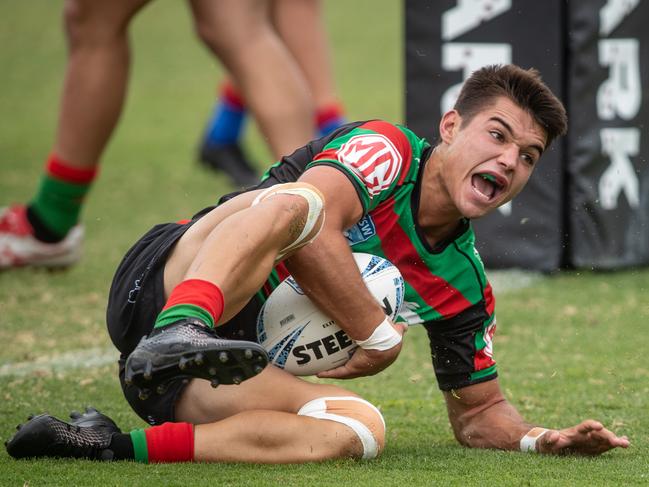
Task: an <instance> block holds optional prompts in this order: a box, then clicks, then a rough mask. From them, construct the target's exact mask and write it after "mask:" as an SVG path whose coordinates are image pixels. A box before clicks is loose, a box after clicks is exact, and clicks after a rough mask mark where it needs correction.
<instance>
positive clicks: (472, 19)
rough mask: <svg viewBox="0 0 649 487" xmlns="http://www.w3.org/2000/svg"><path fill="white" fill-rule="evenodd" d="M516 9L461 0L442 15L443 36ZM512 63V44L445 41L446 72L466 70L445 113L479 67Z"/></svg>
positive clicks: (506, 210) (507, 208)
mask: <svg viewBox="0 0 649 487" xmlns="http://www.w3.org/2000/svg"><path fill="white" fill-rule="evenodd" d="M511 8H512V1H511V0H458V2H457V4H456V5H455V7H452V8H450V9H448V10H447V11H446V12H444V13H443V14H442V39H443V40H444V41H449V40H451V39H455V38H456V37H458V36H460V35H462V34H466V33H467V32H469V31H471V30H473V29H475V28H476V27H478V26H479V25H480V24H481V23H484V22H487V21H489V20H491V19H493V18H494V17H497V16H498V15H501V14H503V13H505V12H507V11H508V10H510V9H511ZM511 62H512V46H511V44H508V43H506V42H504V43H487V42H480V43H477V42H444V43H443V44H442V68H443V69H444V70H446V71H460V70H462V83H457V84H455V85H453V86H451V87H450V88H448V89H447V90H446V91H445V92H444V94H443V95H442V98H441V100H440V108H441V113H442V114H443V113H445V112H446V111H448V110H450V109H451V108H453V105H455V101H456V100H457V97H458V95H459V94H460V90H461V89H462V84H463V83H464V80H465V79H467V78H468V77H469V75H470V74H471V73H472V72H473V71H475V70H476V69H480V68H481V67H483V66H486V65H488V64H509V63H511ZM498 211H500V212H501V213H502V214H503V215H505V216H509V215H511V212H512V204H511V202H509V203H507V204H505V205H503V206H501V207H500V208H498Z"/></svg>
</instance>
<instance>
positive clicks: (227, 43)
mask: <svg viewBox="0 0 649 487" xmlns="http://www.w3.org/2000/svg"><path fill="white" fill-rule="evenodd" d="M191 6H192V9H193V13H194V19H195V22H196V30H197V32H198V34H199V36H200V37H201V38H202V39H203V41H204V42H205V43H206V45H207V46H209V47H210V48H211V49H212V51H213V52H214V53H215V54H216V55H217V56H218V57H219V59H220V60H221V61H222V62H223V64H224V65H225V67H226V68H227V69H228V71H229V72H230V73H231V74H232V76H233V78H234V80H235V82H236V85H237V86H238V88H239V89H240V90H241V93H242V95H243V97H244V99H245V100H246V103H247V105H248V107H249V108H250V109H251V111H252V113H253V114H254V115H255V119H256V120H257V122H258V123H259V126H260V129H261V131H262V133H263V134H264V136H265V137H266V138H267V139H268V143H269V145H270V148H271V151H272V152H273V155H274V156H275V157H276V158H279V157H281V156H282V155H285V154H290V153H291V152H293V150H295V149H296V148H297V147H300V146H301V145H303V144H305V143H306V142H308V141H309V140H310V139H311V137H312V134H313V118H312V113H313V107H312V104H311V101H310V98H309V91H308V88H307V84H306V81H305V80H304V77H303V76H302V73H301V72H300V70H299V68H298V67H297V65H296V63H295V61H294V60H293V58H292V57H291V55H290V53H289V52H288V50H287V49H286V48H285V46H284V45H283V44H282V42H281V40H280V39H279V37H278V36H277V33H276V32H275V30H274V29H273V26H272V24H271V22H270V19H269V13H268V8H269V3H268V1H265V0H219V1H218V2H214V1H212V0H191Z"/></svg>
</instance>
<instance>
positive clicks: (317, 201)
mask: <svg viewBox="0 0 649 487" xmlns="http://www.w3.org/2000/svg"><path fill="white" fill-rule="evenodd" d="M276 194H292V195H297V196H302V197H303V198H304V199H305V200H306V202H307V203H308V205H309V211H308V213H307V217H306V223H305V224H304V228H303V229H302V233H300V235H299V236H298V237H297V238H296V239H295V240H294V241H293V242H291V243H290V244H289V245H287V246H286V247H284V248H283V249H282V250H281V251H280V252H279V254H278V255H277V259H276V260H280V259H282V258H283V257H284V256H285V255H286V254H288V253H289V252H290V251H291V250H296V249H298V248H300V247H303V246H304V245H306V244H308V243H310V242H312V241H313V240H314V239H315V238H316V237H317V236H318V234H319V233H320V229H321V228H322V224H323V223H324V219H323V221H322V222H321V224H320V228H318V230H317V232H315V234H313V235H312V236H311V237H309V238H307V237H308V236H309V234H310V233H311V232H312V231H313V229H314V227H315V226H316V224H317V223H318V218H320V214H321V213H323V212H324V197H323V196H322V194H321V193H320V192H319V191H318V190H317V189H316V188H314V187H313V186H311V185H307V184H304V183H285V184H276V185H275V186H271V187H270V188H268V189H266V190H265V191H262V192H261V193H259V194H258V195H257V197H256V198H255V199H254V201H253V202H252V204H251V205H250V206H255V205H257V204H259V203H260V202H262V201H263V200H265V199H267V198H270V197H271V196H273V195H276Z"/></svg>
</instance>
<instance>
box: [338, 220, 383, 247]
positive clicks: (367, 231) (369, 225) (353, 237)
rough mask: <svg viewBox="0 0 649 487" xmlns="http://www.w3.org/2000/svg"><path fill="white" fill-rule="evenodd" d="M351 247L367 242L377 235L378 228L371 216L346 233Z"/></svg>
mask: <svg viewBox="0 0 649 487" xmlns="http://www.w3.org/2000/svg"><path fill="white" fill-rule="evenodd" d="M344 235H345V238H346V239H347V241H348V242H349V245H354V244H357V243H361V242H365V241H366V240H369V239H370V238H372V237H373V236H374V235H376V227H375V226H374V222H373V221H372V218H371V217H370V216H369V215H366V216H364V217H363V218H361V219H360V220H359V221H358V223H357V224H356V225H354V226H353V227H351V228H350V229H348V230H346V231H345V232H344Z"/></svg>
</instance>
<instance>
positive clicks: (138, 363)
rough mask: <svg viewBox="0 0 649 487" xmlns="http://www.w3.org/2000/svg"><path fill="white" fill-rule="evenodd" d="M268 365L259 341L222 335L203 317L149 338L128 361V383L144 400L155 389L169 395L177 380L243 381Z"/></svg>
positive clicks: (154, 333)
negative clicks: (136, 388)
mask: <svg viewBox="0 0 649 487" xmlns="http://www.w3.org/2000/svg"><path fill="white" fill-rule="evenodd" d="M267 364H268V355H267V354H266V351H265V350H264V349H263V348H262V346H261V345H259V344H258V343H254V342H248V341H243V340H226V339H223V338H220V337H219V336H218V335H217V334H216V332H215V331H214V330H213V329H212V328H210V327H209V326H207V325H206V324H205V323H203V322H202V321H200V320H197V319H193V318H188V319H184V320H180V321H177V322H175V323H172V324H170V325H167V326H164V327H161V328H154V330H153V331H152V332H151V333H150V334H149V336H147V337H143V338H142V340H140V343H139V344H138V346H137V347H135V350H133V352H131V354H130V355H129V356H128V358H127V359H126V370H125V372H124V382H125V383H126V384H127V385H133V386H136V387H138V388H139V390H140V399H142V400H144V399H146V398H147V397H149V395H150V394H151V392H152V391H156V392H157V393H158V394H164V392H165V391H166V389H167V386H168V384H169V382H170V381H171V380H173V379H176V378H192V377H195V378H199V379H206V380H209V381H210V382H211V384H212V386H213V387H216V386H218V385H219V384H240V383H241V382H243V381H244V380H246V379H250V378H251V377H254V376H255V375H257V374H259V373H260V372H261V371H262V370H264V367H266V365H267Z"/></svg>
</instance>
